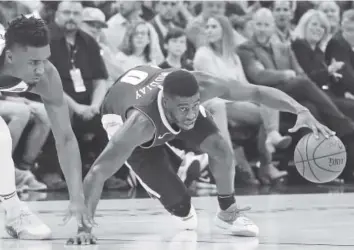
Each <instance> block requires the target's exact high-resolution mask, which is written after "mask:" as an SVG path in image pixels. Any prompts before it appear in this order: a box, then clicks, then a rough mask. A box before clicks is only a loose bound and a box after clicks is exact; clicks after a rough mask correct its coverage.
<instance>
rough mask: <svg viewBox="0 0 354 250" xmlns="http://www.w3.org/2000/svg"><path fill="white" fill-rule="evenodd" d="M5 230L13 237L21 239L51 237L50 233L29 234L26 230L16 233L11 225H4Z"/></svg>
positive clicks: (47, 238) (46, 238) (45, 238)
mask: <svg viewBox="0 0 354 250" xmlns="http://www.w3.org/2000/svg"><path fill="white" fill-rule="evenodd" d="M5 231H6V232H7V233H8V235H10V236H11V237H12V238H14V239H21V240H50V239H51V238H52V233H49V234H45V235H33V234H29V233H28V232H22V233H20V234H17V232H16V231H15V230H13V229H12V228H11V227H6V226H5Z"/></svg>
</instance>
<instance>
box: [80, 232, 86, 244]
mask: <svg viewBox="0 0 354 250" xmlns="http://www.w3.org/2000/svg"><path fill="white" fill-rule="evenodd" d="M86 238H87V234H81V235H80V237H79V240H80V244H81V245H87V244H86V242H87V240H86Z"/></svg>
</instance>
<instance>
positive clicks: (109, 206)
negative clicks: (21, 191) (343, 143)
mask: <svg viewBox="0 0 354 250" xmlns="http://www.w3.org/2000/svg"><path fill="white" fill-rule="evenodd" d="M237 199H238V202H239V204H240V205H241V206H246V205H251V206H252V210H251V211H250V212H248V215H249V217H250V218H252V219H253V220H254V221H255V222H256V223H257V224H258V226H259V227H260V237H259V238H258V239H254V238H240V237H234V236H230V235H228V234H227V233H225V232H223V231H221V230H219V229H217V228H215V227H214V225H213V216H214V215H215V212H216V208H217V201H216V198H215V197H199V198H193V204H194V206H195V207H196V210H197V213H198V217H199V227H198V230H197V231H196V232H180V231H178V230H177V229H176V228H175V227H174V224H173V220H171V217H170V216H169V215H168V214H167V212H165V211H164V209H163V208H162V207H161V205H160V204H159V203H158V202H157V201H155V200H151V199H123V200H117V199H115V200H103V201H101V203H100V204H99V207H98V213H97V219H96V221H97V223H98V227H97V228H96V229H95V233H96V236H97V237H98V238H99V241H98V245H95V246H83V247H73V246H70V247H69V246H65V245H64V243H65V241H66V239H67V238H68V237H70V236H71V235H73V233H74V232H75V223H74V222H71V223H70V224H68V225H67V226H60V225H59V224H60V223H62V217H63V216H62V215H63V211H64V209H65V208H66V206H67V201H40V202H29V206H30V207H31V208H32V209H33V210H34V211H37V212H38V213H39V214H40V216H41V218H42V219H43V220H44V221H45V222H46V223H47V224H48V225H49V226H50V227H51V228H52V229H53V240H51V241H42V242H41V241H16V240H12V239H9V238H8V237H7V235H6V234H5V232H4V231H3V230H0V249H1V250H7V249H21V250H22V249H25V250H61V249H87V250H91V249H93V250H116V249H117V250H132V249H136V250H197V249H198V250H251V249H260V250H270V249H272V250H273V249H279V250H294V249H301V250H307V249H309V250H321V249H323V250H327V249H354V232H353V228H354V195H353V194H351V193H346V194H309V195H304V194H301V195H263V196H242V197H238V198H237ZM0 216H1V218H3V217H2V214H0ZM0 227H3V220H2V219H1V220H0Z"/></svg>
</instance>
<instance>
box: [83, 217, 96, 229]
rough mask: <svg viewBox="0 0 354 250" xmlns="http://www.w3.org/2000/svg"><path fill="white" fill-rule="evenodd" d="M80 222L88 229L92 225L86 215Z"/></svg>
mask: <svg viewBox="0 0 354 250" xmlns="http://www.w3.org/2000/svg"><path fill="white" fill-rule="evenodd" d="M82 222H83V224H84V225H85V226H86V227H89V228H91V227H92V225H93V223H92V219H91V218H90V216H88V215H87V214H83V215H82Z"/></svg>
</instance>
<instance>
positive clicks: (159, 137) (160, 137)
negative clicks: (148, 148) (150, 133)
mask: <svg viewBox="0 0 354 250" xmlns="http://www.w3.org/2000/svg"><path fill="white" fill-rule="evenodd" d="M170 134H171V133H164V134H163V135H159V136H158V137H157V138H158V139H160V140H161V139H163V138H164V137H165V136H166V135H170Z"/></svg>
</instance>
